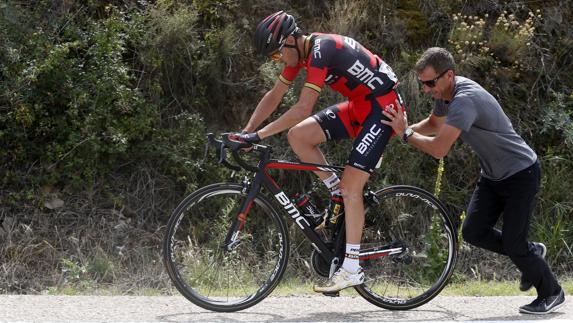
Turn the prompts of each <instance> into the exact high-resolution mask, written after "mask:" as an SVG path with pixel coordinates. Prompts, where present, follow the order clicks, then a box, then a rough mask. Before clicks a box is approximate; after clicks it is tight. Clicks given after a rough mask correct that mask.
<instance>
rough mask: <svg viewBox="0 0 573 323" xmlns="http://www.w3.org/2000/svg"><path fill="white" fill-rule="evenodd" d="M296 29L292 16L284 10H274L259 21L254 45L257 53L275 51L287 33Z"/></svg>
mask: <svg viewBox="0 0 573 323" xmlns="http://www.w3.org/2000/svg"><path fill="white" fill-rule="evenodd" d="M297 30H298V27H297V26H296V22H295V21H294V17H293V16H291V15H289V14H287V13H286V12H284V11H279V12H275V13H273V14H272V15H270V16H268V17H266V18H265V19H263V21H261V22H260V23H259V25H258V26H257V30H256V31H255V37H254V39H253V40H254V46H255V50H256V51H257V53H259V54H262V55H264V56H269V55H271V54H272V53H274V52H275V51H277V50H278V49H279V48H280V47H281V46H282V45H283V44H284V43H285V41H286V38H287V37H288V36H289V35H292V34H293V33H295V32H296V31H297Z"/></svg>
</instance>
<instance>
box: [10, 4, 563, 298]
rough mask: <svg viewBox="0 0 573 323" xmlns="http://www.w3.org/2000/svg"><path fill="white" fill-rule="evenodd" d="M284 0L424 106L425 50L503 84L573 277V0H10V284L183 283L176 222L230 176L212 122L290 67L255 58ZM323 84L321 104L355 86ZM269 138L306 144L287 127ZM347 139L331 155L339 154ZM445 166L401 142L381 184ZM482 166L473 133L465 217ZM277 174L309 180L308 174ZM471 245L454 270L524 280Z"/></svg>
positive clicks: (241, 114)
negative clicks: (348, 40) (185, 202)
mask: <svg viewBox="0 0 573 323" xmlns="http://www.w3.org/2000/svg"><path fill="white" fill-rule="evenodd" d="M281 9H284V10H287V11H288V12H290V13H291V14H293V15H294V16H295V17H296V18H297V21H298V23H299V25H300V26H301V27H302V28H303V29H304V30H305V31H321V32H333V33H341V34H345V35H349V36H352V37H354V38H355V39H357V40H358V41H360V42H361V43H362V44H363V45H365V46H366V47H368V48H369V49H371V50H372V51H373V52H375V53H378V54H379V55H380V56H381V57H383V58H384V60H385V61H387V62H388V63H389V64H390V65H391V66H392V67H393V68H394V70H395V72H396V73H397V74H398V76H399V78H400V80H401V92H402V93H403V95H404V97H405V99H406V101H407V104H408V109H409V118H410V119H411V120H412V121H417V120H420V119H422V118H424V117H426V116H427V115H428V114H429V113H430V109H431V103H430V100H429V98H428V97H425V96H423V95H422V93H421V92H420V89H419V86H418V84H417V81H416V75H415V74H414V73H413V72H412V68H413V65H414V63H415V61H416V59H417V58H418V56H419V54H420V53H421V52H422V51H423V50H425V49H426V48H427V47H430V46H442V47H446V48H448V49H449V50H450V51H452V52H453V53H454V55H455V58H456V60H457V62H458V74H461V75H464V76H468V77H470V78H473V79H474V80H476V81H477V82H479V83H480V84H482V85H483V86H484V87H485V88H486V89H488V90H489V91H490V92H491V93H492V94H493V95H494V96H495V97H496V98H497V99H498V100H499V101H500V103H501V104H502V106H503V108H504V110H505V112H506V113H507V114H508V116H509V117H510V119H511V120H512V122H513V125H514V127H515V129H516V130H517V132H518V133H519V134H521V135H522V136H523V137H524V138H525V139H526V141H527V142H528V143H529V144H530V145H531V146H532V147H534V149H535V150H536V152H537V153H538V155H539V158H540V160H541V163H542V170H543V179H542V189H541V192H540V194H539V197H538V203H537V210H536V216H535V218H534V219H533V223H532V230H531V233H530V237H531V239H532V240H538V241H543V242H544V243H546V244H547V246H548V248H549V252H548V259H549V262H550V263H551V265H552V267H553V268H554V269H555V271H556V272H557V273H558V274H559V275H571V273H572V272H573V267H572V265H571V264H572V263H573V251H572V249H573V230H571V227H572V226H573V202H572V201H573V180H572V179H571V178H572V174H573V123H572V122H571V121H572V119H573V74H572V73H571V72H570V71H571V69H572V68H573V30H572V29H571V28H570V25H568V24H567V23H565V22H566V21H571V19H573V4H571V2H570V1H566V0H556V1H546V2H539V1H538V2H531V1H519V0H510V1H474V2H467V1H443V0H429V1H415V0H405V1H377V0H352V1H351V0H335V1H318V0H310V1H298V0H297V1H284V0H278V1H275V2H273V3H272V4H270V3H267V2H262V1H257V0H246V1H238V0H223V1H220V0H218V1H215V0H196V1H177V0H157V1H136V0H105V1H95V0H88V1H71V0H56V1H48V0H34V1H0V292H41V291H44V290H46V289H48V288H64V287H66V286H74V287H76V288H85V289H89V288H94V287H97V286H100V285H101V284H114V285H116V286H119V288H121V289H122V290H124V291H125V292H129V291H131V290H133V289H136V288H146V287H151V288H160V289H163V288H166V287H167V286H169V285H170V284H169V282H168V280H167V278H166V275H165V274H164V273H163V267H162V264H161V261H160V244H161V238H162V235H163V226H164V225H165V223H166V222H167V218H168V216H169V214H170V212H171V210H172V209H173V208H174V207H175V205H176V204H177V202H178V201H179V200H181V199H182V197H183V196H184V195H185V194H186V193H189V192H191V191H193V190H194V189H196V188H197V187H200V186H202V185H205V184H208V183H212V182H215V181H222V180H227V179H229V177H230V175H231V174H230V173H229V172H228V171H226V170H224V169H222V168H221V167H220V166H219V165H218V164H216V163H215V161H214V158H212V156H208V157H207V158H204V156H203V151H204V145H205V136H204V135H205V133H206V132H207V131H211V132H216V133H217V132H223V131H236V130H239V129H241V127H242V126H243V125H244V124H245V123H246V121H247V120H248V117H249V116H250V113H251V112H252V111H253V110H254V107H255V106H256V104H257V102H258V100H259V99H260V98H261V97H262V95H263V94H264V92H265V91H266V90H267V89H269V88H270V87H271V86H272V84H273V82H274V81H275V80H276V75H277V73H278V72H279V71H280V67H279V66H276V64H274V63H271V62H266V61H264V60H263V59H261V58H259V57H256V56H255V55H253V52H252V47H251V35H252V32H253V30H254V27H255V26H256V24H257V22H258V21H259V20H260V19H261V18H263V17H264V16H266V15H268V14H270V13H272V12H274V11H277V10H281ZM299 81H300V80H299ZM300 85H301V84H300V82H297V83H296V84H295V86H294V87H293V89H292V90H291V91H289V93H288V94H287V97H286V98H285V100H284V102H283V104H282V105H281V107H280V108H279V113H280V112H282V111H284V110H285V109H288V107H289V106H290V105H291V104H293V103H294V102H295V100H296V98H297V95H298V91H299V89H300ZM324 92H325V93H323V94H322V95H321V97H320V99H319V102H318V104H317V107H316V109H317V110H316V111H318V109H322V108H324V107H326V106H328V105H331V104H333V103H336V102H338V101H339V100H341V97H340V96H338V95H336V94H335V93H333V92H332V91H324ZM266 143H268V144H271V145H274V146H276V147H278V149H277V151H278V152H279V153H278V154H279V155H280V156H278V157H283V158H291V159H292V158H295V157H294V155H293V154H292V152H291V151H290V149H289V148H288V146H287V143H286V137H285V136H284V134H283V135H278V136H275V137H274V138H269V139H268V140H266ZM348 147H349V146H348V144H339V143H337V144H328V145H326V148H325V152H326V154H327V156H328V158H329V160H330V161H331V162H332V163H341V162H343V161H344V160H345V158H346V156H347V149H348ZM437 168H438V161H436V160H434V159H432V158H431V157H429V156H427V155H424V154H422V153H420V152H419V151H416V150H414V149H413V148H411V147H408V146H405V145H401V144H399V143H398V142H392V144H391V145H390V146H389V147H388V148H387V152H386V154H385V159H384V165H383V167H382V168H381V169H380V170H379V171H378V172H377V173H376V174H375V175H374V176H373V178H372V181H371V185H372V186H382V185H388V184H410V185H416V186H420V187H423V188H425V189H428V190H430V191H433V190H434V185H435V181H436V175H437ZM478 174H479V164H478V161H477V158H476V157H475V156H474V155H473V153H472V152H471V150H470V149H469V148H468V147H467V146H464V145H463V144H462V143H461V142H458V143H457V144H456V147H455V148H454V150H453V151H452V152H451V153H450V154H449V155H448V157H447V158H446V159H445V170H444V174H443V179H442V181H441V193H440V198H441V199H442V200H444V201H445V202H446V203H447V204H448V206H449V207H450V209H451V211H452V212H453V213H454V214H456V216H458V215H459V216H461V215H462V214H463V213H462V212H463V210H464V209H465V207H466V204H467V200H468V198H469V196H470V194H471V191H472V189H473V187H474V185H475V181H476V179H477V177H478ZM279 176H281V179H282V180H283V182H284V183H286V185H287V186H289V187H292V188H293V189H304V185H305V184H304V182H303V181H302V180H301V178H300V177H296V176H294V177H290V178H289V177H287V175H286V174H279ZM308 178H309V177H305V178H304V179H305V180H306V179H308ZM295 245H299V244H298V243H297V244H295ZM309 250H310V247H309V246H304V245H303V246H301V247H300V248H299V249H297V250H294V251H293V252H294V255H295V257H294V258H292V259H293V261H292V266H291V267H292V273H291V275H292V276H294V275H295V274H296V275H297V276H299V277H303V278H304V279H307V278H309V277H311V276H312V274H311V273H310V270H309V268H308V267H307V265H306V264H307V263H306V259H305V257H307V256H308V254H309ZM461 250H462V253H461V258H460V263H459V266H458V268H457V270H456V276H455V279H458V280H462V281H463V280H465V279H472V278H476V277H477V278H480V279H514V278H516V277H518V273H517V270H516V269H515V267H514V266H513V265H512V264H511V263H510V262H509V261H508V260H506V259H504V258H503V257H498V256H496V255H493V254H491V253H489V252H485V251H482V250H478V249H474V248H470V247H469V246H467V245H463V246H462V249H461Z"/></svg>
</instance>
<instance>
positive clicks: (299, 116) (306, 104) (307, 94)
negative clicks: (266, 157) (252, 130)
mask: <svg viewBox="0 0 573 323" xmlns="http://www.w3.org/2000/svg"><path fill="white" fill-rule="evenodd" d="M319 94H320V93H319V92H318V91H315V90H313V89H311V88H308V87H303V88H302V90H301V92H300V97H299V99H298V102H297V103H296V104H295V105H293V106H292V107H291V108H290V109H289V110H288V111H287V112H285V113H284V114H283V115H282V116H280V118H278V119H277V120H275V121H273V122H271V123H269V124H268V125H266V126H265V127H264V128H263V129H261V130H259V131H258V134H259V137H260V138H261V139H262V138H266V137H268V136H272V135H274V134H277V133H279V132H281V131H284V130H286V129H289V128H291V127H292V126H294V125H296V124H298V123H299V122H301V121H302V120H304V119H306V118H308V117H309V116H310V115H311V113H312V108H313V107H314V104H315V103H316V100H317V98H318V95H319Z"/></svg>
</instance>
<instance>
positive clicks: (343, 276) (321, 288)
mask: <svg viewBox="0 0 573 323" xmlns="http://www.w3.org/2000/svg"><path fill="white" fill-rule="evenodd" d="M362 283H364V270H362V268H360V269H358V271H357V272H356V273H351V272H348V271H346V269H344V268H342V267H340V268H339V269H338V270H337V271H336V272H335V273H334V275H332V277H331V278H330V279H329V280H328V281H327V282H326V283H324V284H323V285H314V291H315V292H317V293H334V292H338V291H340V290H342V289H345V288H348V287H352V286H356V285H360V284H362Z"/></svg>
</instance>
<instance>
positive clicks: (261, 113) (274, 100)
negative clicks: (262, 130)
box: [243, 80, 289, 132]
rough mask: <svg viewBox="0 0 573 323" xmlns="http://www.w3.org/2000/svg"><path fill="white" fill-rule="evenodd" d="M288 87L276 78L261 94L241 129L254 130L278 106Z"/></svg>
mask: <svg viewBox="0 0 573 323" xmlns="http://www.w3.org/2000/svg"><path fill="white" fill-rule="evenodd" d="M288 88H289V87H288V85H286V84H285V83H283V82H282V81H280V80H277V81H276V83H275V86H274V87H273V88H272V89H271V90H270V91H268V92H267V93H266V94H265V95H264V96H263V98H262V99H261V101H260V102H259V104H258V105H257V108H256V109H255V112H253V114H252V115H251V118H250V119H249V122H248V123H247V125H246V126H245V128H244V129H243V130H244V131H246V132H254V131H255V130H256V129H257V128H258V127H259V126H260V125H261V123H263V121H265V120H267V118H268V117H269V116H270V115H271V114H272V113H273V112H274V111H275V110H276V109H277V108H278V106H279V103H280V102H281V100H282V99H283V96H284V95H285V93H286V92H287V91H288Z"/></svg>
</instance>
